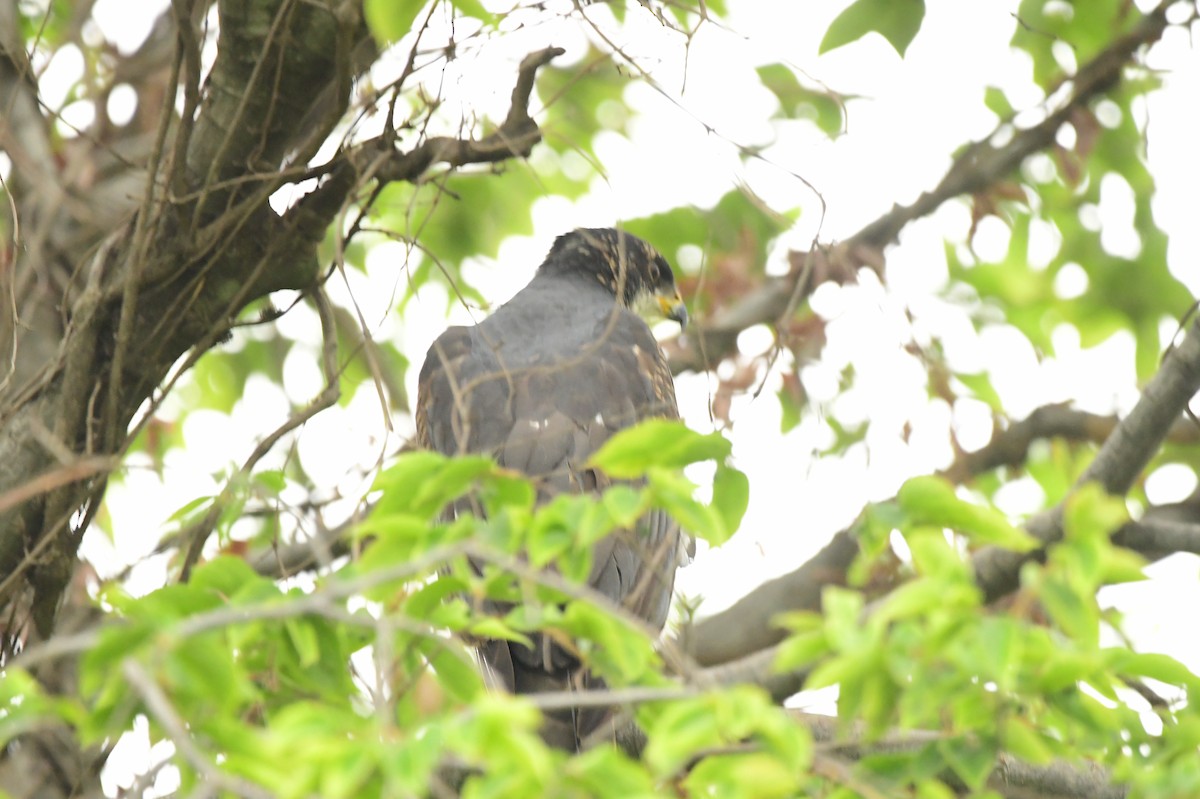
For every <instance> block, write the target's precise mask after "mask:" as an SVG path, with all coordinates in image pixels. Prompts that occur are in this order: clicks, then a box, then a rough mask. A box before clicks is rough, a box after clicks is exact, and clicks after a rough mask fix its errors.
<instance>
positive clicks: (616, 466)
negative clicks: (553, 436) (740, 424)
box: [588, 419, 733, 478]
mask: <svg viewBox="0 0 1200 799" xmlns="http://www.w3.org/2000/svg"><path fill="white" fill-rule="evenodd" d="M732 446H733V445H732V444H730V443H729V441H728V440H727V439H726V438H725V437H724V436H722V435H721V434H720V433H708V434H703V433H697V432H696V431H695V430H692V429H690V428H689V427H688V426H687V425H685V424H684V423H683V422H680V421H678V420H674V419H647V420H646V421H644V422H641V423H639V424H637V425H635V426H633V427H629V428H626V429H624V430H622V431H621V432H619V433H617V434H616V435H614V436H613V437H612V438H610V439H609V440H608V441H606V442H605V443H604V446H602V447H601V448H600V450H599V451H598V452H596V453H595V454H594V455H592V457H591V460H589V461H588V463H589V465H591V466H596V467H599V468H601V469H603V470H604V471H605V472H607V473H608V474H610V475H612V476H613V477H622V478H629V477H638V476H640V475H643V474H645V473H646V471H647V470H648V469H649V468H650V467H651V466H662V467H666V468H671V469H680V468H682V467H684V466H687V465H688V464H691V463H696V462H697V461H704V460H716V461H718V462H720V461H723V460H724V459H725V458H727V457H729V453H730V450H731V449H732Z"/></svg>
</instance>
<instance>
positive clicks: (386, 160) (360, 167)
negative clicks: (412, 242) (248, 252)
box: [284, 47, 566, 232]
mask: <svg viewBox="0 0 1200 799" xmlns="http://www.w3.org/2000/svg"><path fill="white" fill-rule="evenodd" d="M564 52H566V51H565V50H563V49H562V48H561V47H547V48H545V49H543V50H538V51H537V52H533V53H530V54H529V55H527V56H525V58H524V59H522V60H521V65H520V67H518V69H517V82H516V86H515V87H514V88H513V91H512V105H511V106H510V107H509V109H508V116H507V117H506V118H505V120H504V123H503V124H502V125H500V127H499V128H497V129H496V130H495V131H494V132H492V133H491V134H490V135H488V136H485V137H483V138H482V139H457V138H453V137H450V136H434V137H432V138H429V139H426V140H425V141H423V142H422V143H421V144H419V145H418V146H417V147H415V148H414V149H412V150H409V151H408V152H401V151H399V150H396V149H395V148H394V147H393V144H392V138H393V137H392V134H391V133H390V132H389V133H385V134H384V135H382V136H379V137H376V138H374V139H370V140H368V141H366V142H363V143H362V144H359V145H357V146H355V147H354V148H352V149H349V150H345V151H343V152H341V153H339V154H338V155H337V156H336V157H335V158H334V159H333V160H332V161H331V162H330V163H329V164H328V165H327V166H326V170H327V172H328V175H329V177H328V179H327V180H326V181H325V182H324V183H323V184H322V185H321V186H320V187H319V188H317V190H316V191H313V192H312V193H311V194H308V195H307V196H305V197H304V199H302V200H301V201H300V202H299V203H297V204H296V206H295V207H294V208H292V209H291V210H290V211H288V213H287V214H286V216H285V217H284V219H285V221H286V222H288V223H289V225H291V226H292V227H299V228H300V229H303V230H320V231H321V232H324V230H325V227H326V226H327V225H328V224H329V222H331V221H332V220H333V219H334V218H335V217H336V215H337V214H338V213H339V211H340V210H341V208H342V206H343V205H344V204H345V203H346V201H347V198H348V197H349V196H350V195H351V193H352V192H353V191H355V190H356V189H357V188H358V187H360V186H362V185H363V184H364V183H366V182H367V181H369V180H371V179H372V178H374V179H377V180H379V181H380V182H390V181H406V182H416V181H417V180H418V179H419V178H421V177H422V176H423V175H424V174H425V172H426V170H428V169H429V168H430V167H431V166H433V165H435V164H445V165H446V166H448V167H450V168H451V169H455V168H458V167H461V166H465V165H467V164H487V163H496V162H498V161H504V160H507V159H509V158H517V157H525V156H528V155H529V153H530V152H532V150H533V146H534V145H535V144H537V143H538V142H540V141H541V138H542V133H541V130H540V129H539V128H538V126H537V123H536V122H534V120H533V119H532V118H531V117H530V116H529V98H530V96H531V95H532V93H533V86H534V78H535V77H536V75H537V71H538V69H540V68H541V67H543V66H545V65H546V64H548V63H550V61H551V60H553V59H554V58H556V57H558V56H560V55H562V54H563V53H564Z"/></svg>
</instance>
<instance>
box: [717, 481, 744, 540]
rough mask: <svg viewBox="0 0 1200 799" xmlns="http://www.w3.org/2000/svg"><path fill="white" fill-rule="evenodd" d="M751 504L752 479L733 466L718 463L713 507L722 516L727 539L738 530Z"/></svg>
mask: <svg viewBox="0 0 1200 799" xmlns="http://www.w3.org/2000/svg"><path fill="white" fill-rule="evenodd" d="M749 504H750V479H749V478H748V477H746V475H745V474H743V473H742V472H740V471H738V470H737V469H734V468H733V467H731V466H726V465H724V464H720V465H718V466H717V473H716V475H715V476H714V477H713V488H712V507H713V509H714V510H715V511H716V512H717V513H718V514H720V516H721V521H722V522H723V523H724V525H725V535H726V538H727V539H728V538H729V537H730V536H732V535H733V534H734V533H736V532H737V529H738V527H739V526H740V525H741V523H742V517H743V516H744V515H745V514H746V508H747V507H748V506H749ZM710 543H713V542H711V541H710Z"/></svg>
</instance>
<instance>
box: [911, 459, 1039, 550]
mask: <svg viewBox="0 0 1200 799" xmlns="http://www.w3.org/2000/svg"><path fill="white" fill-rule="evenodd" d="M896 499H897V501H898V502H899V503H900V506H901V507H902V508H904V510H906V511H907V512H908V514H909V516H910V517H911V518H912V519H913V521H915V522H917V523H918V524H931V525H936V526H939V527H949V528H950V529H952V530H956V531H957V532H960V533H963V534H964V535H966V536H967V537H968V538H970V539H971V540H972V541H973V542H976V543H980V544H993V545H995V546H1000V547H1004V548H1005V549H1011V550H1013V551H1014V552H1031V551H1033V550H1035V549H1037V548H1038V547H1039V546H1041V544H1040V542H1039V541H1038V540H1037V539H1036V538H1034V537H1033V536H1031V535H1030V534H1029V533H1026V532H1025V531H1024V530H1020V529H1018V528H1016V527H1013V526H1012V525H1011V524H1009V523H1008V520H1007V519H1006V518H1005V517H1004V514H1002V513H1000V511H998V510H996V509H995V508H986V507H981V506H979V505H973V504H971V503H969V502H967V501H965V500H963V499H960V498H959V497H958V495H957V494H955V492H954V486H952V485H951V484H950V483H949V482H947V481H946V480H944V479H942V478H940V477H914V478H912V479H910V480H908V481H907V482H905V483H904V485H902V486H901V487H900V491H899V492H897V494H896Z"/></svg>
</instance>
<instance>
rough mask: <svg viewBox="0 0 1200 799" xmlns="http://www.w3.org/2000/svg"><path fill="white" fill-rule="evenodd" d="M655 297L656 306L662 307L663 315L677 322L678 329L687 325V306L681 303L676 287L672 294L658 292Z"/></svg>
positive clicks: (681, 299) (681, 298)
mask: <svg viewBox="0 0 1200 799" xmlns="http://www.w3.org/2000/svg"><path fill="white" fill-rule="evenodd" d="M657 299H658V307H659V308H661V309H662V314H663V316H665V317H666V318H668V319H670V320H671V321H672V322H678V323H679V329H680V330H682V329H684V328H685V327H687V322H688V312H687V306H686V305H684V304H683V297H680V296H679V290H678V289H676V290H675V293H674V294H672V295H665V294H659V295H658V297H657Z"/></svg>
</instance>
